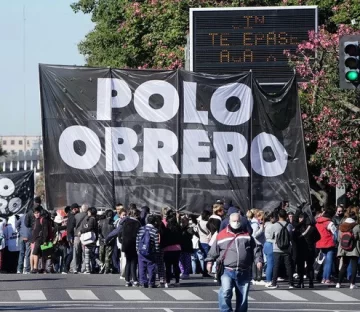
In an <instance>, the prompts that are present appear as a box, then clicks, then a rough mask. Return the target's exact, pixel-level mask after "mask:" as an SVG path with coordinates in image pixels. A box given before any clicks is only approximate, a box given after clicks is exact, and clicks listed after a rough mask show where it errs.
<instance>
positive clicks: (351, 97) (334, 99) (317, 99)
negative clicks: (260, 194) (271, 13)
mask: <svg viewBox="0 0 360 312" xmlns="http://www.w3.org/2000/svg"><path fill="white" fill-rule="evenodd" d="M353 33H355V30H354V29H353V28H351V27H350V26H346V25H340V26H339V28H338V30H337V32H336V33H329V32H328V31H327V30H326V29H325V28H324V27H320V28H319V30H318V32H317V33H315V32H310V33H309V41H307V42H304V43H302V44H299V46H298V50H297V52H296V54H294V55H291V54H290V53H289V52H288V51H284V53H286V54H287V56H288V57H289V60H290V62H291V64H292V65H293V66H294V67H295V68H296V71H297V73H298V74H299V76H300V77H302V78H305V79H306V80H307V82H303V83H300V98H301V105H302V111H303V114H302V118H303V124H304V133H305V142H306V145H307V149H308V156H309V168H310V172H311V174H313V175H314V176H315V178H316V179H317V181H318V182H320V183H322V184H327V185H329V186H331V187H335V186H337V185H338V186H340V185H345V186H346V189H347V196H348V197H349V198H350V199H351V200H358V198H359V190H360V183H359V174H360V154H359V153H360V130H359V129H360V108H359V107H358V106H357V105H358V101H359V98H358V93H357V92H356V91H352V90H340V89H339V74H338V64H339V51H338V49H339V38H340V37H341V36H342V35H345V34H353Z"/></svg>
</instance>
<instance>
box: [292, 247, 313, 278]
mask: <svg viewBox="0 0 360 312" xmlns="http://www.w3.org/2000/svg"><path fill="white" fill-rule="evenodd" d="M314 261H315V251H314V252H308V253H304V252H303V253H301V251H300V250H299V253H298V257H297V258H296V266H297V270H298V274H299V283H303V282H304V274H305V263H306V275H307V277H308V278H309V283H313V281H314Z"/></svg>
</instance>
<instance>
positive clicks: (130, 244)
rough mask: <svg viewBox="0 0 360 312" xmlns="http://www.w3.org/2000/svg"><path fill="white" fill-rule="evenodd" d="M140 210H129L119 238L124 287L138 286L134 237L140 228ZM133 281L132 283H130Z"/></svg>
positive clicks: (134, 208)
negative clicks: (122, 256) (124, 259)
mask: <svg viewBox="0 0 360 312" xmlns="http://www.w3.org/2000/svg"><path fill="white" fill-rule="evenodd" d="M139 219H140V210H138V209H137V208H136V207H133V208H131V209H130V212H129V218H127V219H125V221H124V223H123V225H122V229H121V232H120V233H119V238H120V241H121V243H122V246H121V251H122V252H124V253H125V258H126V265H125V286H127V287H131V286H133V285H134V286H139V282H138V278H137V273H136V270H137V266H138V255H137V252H136V237H137V233H138V231H139V229H140V227H141V224H140V221H139ZM131 281H133V283H131Z"/></svg>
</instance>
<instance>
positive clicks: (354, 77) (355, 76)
mask: <svg viewBox="0 0 360 312" xmlns="http://www.w3.org/2000/svg"><path fill="white" fill-rule="evenodd" d="M345 78H346V79H347V80H348V81H351V82H354V81H358V80H359V73H358V72H357V71H354V70H350V71H348V72H347V73H346V75H345Z"/></svg>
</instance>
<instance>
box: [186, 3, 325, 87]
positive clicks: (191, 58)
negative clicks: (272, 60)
mask: <svg viewBox="0 0 360 312" xmlns="http://www.w3.org/2000/svg"><path fill="white" fill-rule="evenodd" d="M294 9H295V10H299V9H301V10H304V9H309V10H315V25H314V30H315V32H317V31H318V6H317V5H307V6H268V7H223V8H190V12H189V46H190V48H189V62H190V68H189V69H190V71H194V12H200V11H213V12H216V11H260V10H262V11H265V10H269V11H270V10H294ZM284 83H286V82H285V81H284V82H275V83H261V84H262V85H283V84H284Z"/></svg>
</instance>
